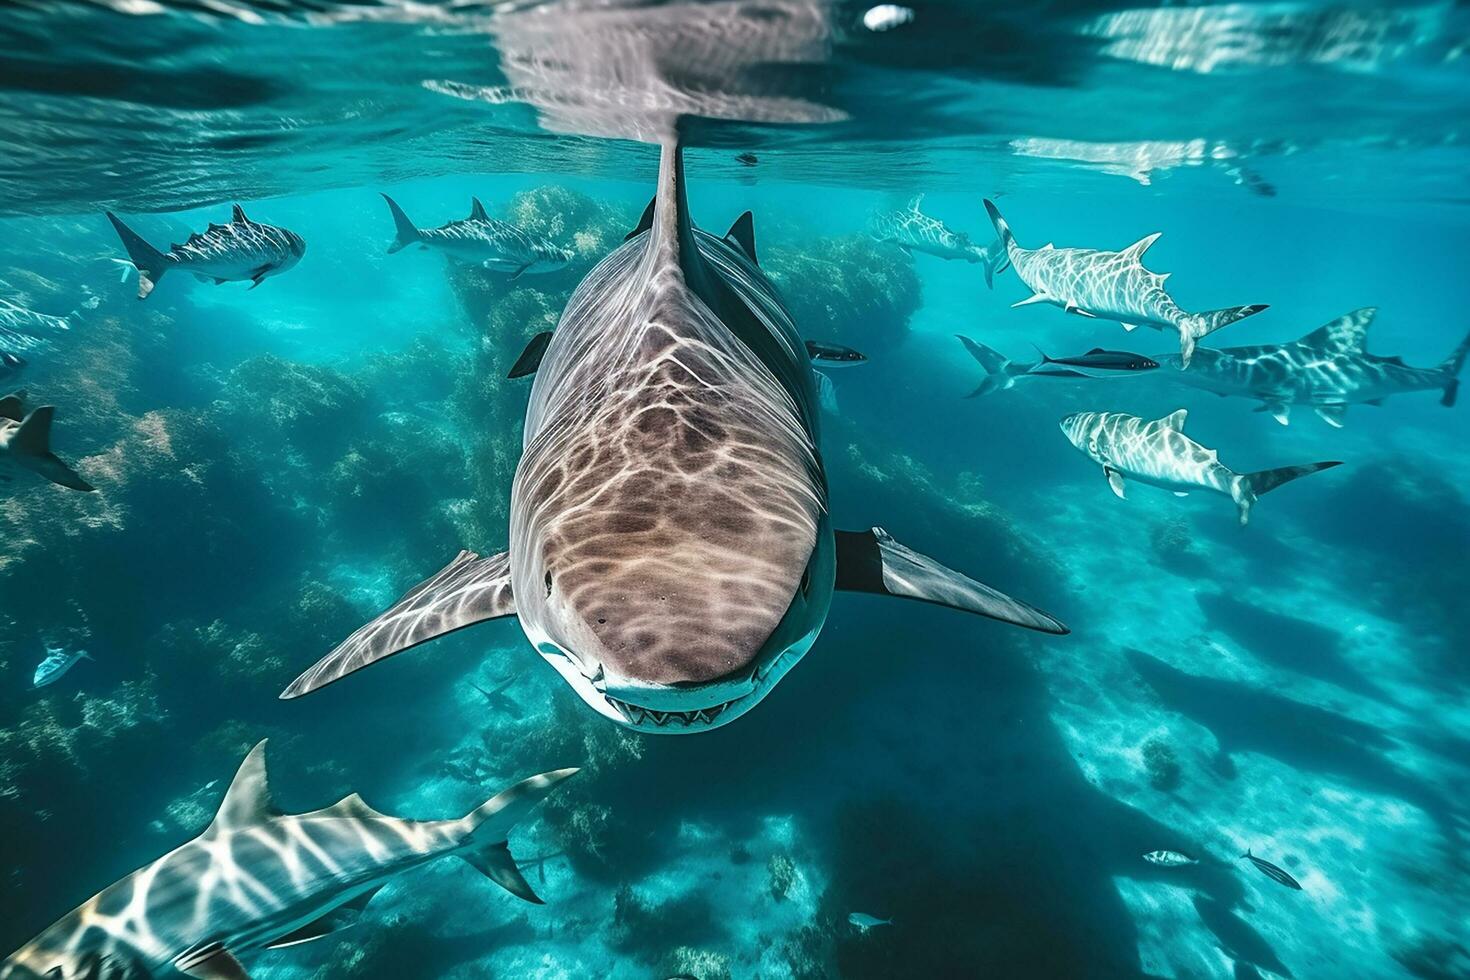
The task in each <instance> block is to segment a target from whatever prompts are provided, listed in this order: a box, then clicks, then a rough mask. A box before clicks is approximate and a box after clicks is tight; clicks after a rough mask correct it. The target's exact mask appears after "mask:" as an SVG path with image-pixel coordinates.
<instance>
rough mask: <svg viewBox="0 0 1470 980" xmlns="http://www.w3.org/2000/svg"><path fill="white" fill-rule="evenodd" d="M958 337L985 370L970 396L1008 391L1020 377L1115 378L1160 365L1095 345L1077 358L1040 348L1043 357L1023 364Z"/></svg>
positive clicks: (1139, 355) (976, 342)
mask: <svg viewBox="0 0 1470 980" xmlns="http://www.w3.org/2000/svg"><path fill="white" fill-rule="evenodd" d="M955 337H956V339H957V340H958V341H959V342H960V343H961V344H963V345H964V347H965V350H967V351H969V352H970V356H971V357H973V358H974V359H975V360H976V361H977V362H979V364H980V366H981V367H982V368H984V369H985V377H984V379H982V380H981V382H980V385H979V387H977V388H976V389H975V390H974V391H972V392H970V394H969V395H967V396H966V397H967V398H976V397H979V396H980V395H984V394H987V393H989V392H992V391H1005V390H1006V389H1008V388H1011V387H1014V386H1015V384H1016V382H1017V381H1018V380H1020V379H1021V378H1093V379H1099V380H1100V379H1104V378H1115V377H1122V376H1124V375H1128V374H1134V373H1137V372H1139V371H1151V370H1153V369H1154V368H1157V367H1158V366H1159V362H1158V361H1155V360H1153V359H1152V358H1149V357H1144V356H1143V355H1142V354H1132V353H1129V352H1128V351H1121V350H1103V349H1102V348H1101V347H1094V348H1093V349H1092V350H1090V351H1088V352H1087V353H1086V354H1079V355H1077V356H1076V357H1048V356H1047V355H1046V354H1045V353H1043V352H1042V350H1041V349H1040V348H1039V347H1038V348H1037V350H1036V352H1037V353H1038V354H1041V360H1040V361H1037V362H1036V363H1035V364H1021V363H1017V362H1016V361H1012V360H1010V359H1008V358H1007V357H1006V356H1005V355H1004V354H1002V353H1001V352H1000V351H998V350H994V349H993V348H990V347H986V346H985V345H984V344H982V343H980V342H979V341H975V340H971V339H970V338H969V337H964V336H960V335H958V334H956V335H955Z"/></svg>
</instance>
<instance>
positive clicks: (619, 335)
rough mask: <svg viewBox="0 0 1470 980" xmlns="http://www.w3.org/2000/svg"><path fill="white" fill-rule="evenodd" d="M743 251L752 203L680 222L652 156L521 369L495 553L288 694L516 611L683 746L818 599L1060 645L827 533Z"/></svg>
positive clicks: (810, 395) (804, 395) (915, 564)
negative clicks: (976, 623)
mask: <svg viewBox="0 0 1470 980" xmlns="http://www.w3.org/2000/svg"><path fill="white" fill-rule="evenodd" d="M754 255H755V237H754V230H753V224H752V220H751V216H750V213H749V212H746V213H745V214H743V215H741V217H740V218H739V219H738V220H737V221H736V222H735V224H734V226H733V227H732V228H731V230H730V232H729V233H728V234H727V235H725V236H724V237H718V236H716V235H712V234H710V233H708V232H705V231H702V230H700V229H698V228H696V227H694V225H693V223H692V221H691V220H690V216H689V204H688V199H687V197H686V196H685V187H684V163H683V154H682V150H681V149H680V147H679V146H678V144H677V142H676V141H670V142H668V143H666V144H665V145H664V146H663V149H662V152H661V155H660V162H659V177H658V186H657V194H656V196H655V197H654V199H653V201H652V202H651V203H650V204H649V206H648V208H647V209H646V210H645V211H644V213H643V218H642V220H641V221H640V222H639V224H638V226H637V227H636V228H635V229H634V230H633V231H632V232H631V233H630V234H629V235H628V237H627V240H626V241H625V242H624V243H623V245H621V246H620V247H619V248H617V249H616V250H615V251H613V252H612V253H611V254H610V255H608V256H607V257H606V258H604V259H603V260H602V261H601V262H600V263H598V264H597V266H596V267H594V268H593V269H592V271H591V272H589V273H588V274H587V277H586V278H585V279H584V280H583V281H582V283H581V284H580V285H579V286H578V287H577V289H576V291H575V292H574V293H573V294H572V297H571V299H570V300H569V301H568V303H567V307H566V309H565V311H564V312H563V313H562V316H561V320H560V322H559V324H558V326H557V328H556V330H555V332H554V333H553V334H551V335H550V336H546V335H538V337H536V338H533V339H532V341H531V343H530V344H529V345H528V347H527V351H528V354H523V355H522V357H521V359H520V360H519V361H518V362H517V363H518V366H519V367H520V368H521V369H522V370H534V373H535V380H534V382H533V384H532V387H531V396H530V403H529V405H528V406H527V409H526V419H525V428H524V442H523V452H522V455H521V459H520V462H519V464H518V465H517V468H516V473H515V479H514V482H513V484H512V486H511V497H510V499H511V503H510V539H509V549H508V550H507V551H504V552H501V553H499V554H495V555H488V556H485V557H481V556H480V555H477V554H475V553H472V552H468V551H465V552H461V553H460V555H459V556H458V557H457V558H455V559H454V560H453V561H452V562H450V563H449V564H448V565H447V566H446V567H445V568H444V569H443V570H441V571H440V572H439V573H438V574H436V575H434V576H433V577H431V578H429V579H428V580H426V581H425V582H422V583H420V584H419V585H417V586H415V587H414V588H412V589H410V590H409V591H408V592H407V593H405V595H404V596H403V597H402V598H401V599H400V600H399V601H398V602H397V603H396V604H395V605H394V606H393V607H392V608H390V609H389V610H388V611H387V612H385V613H383V614H382V615H381V616H379V617H378V618H377V619H375V620H373V621H372V622H370V623H368V624H367V625H366V626H364V627H362V628H361V629H359V630H358V631H357V632H356V633H354V634H353V635H352V636H350V637H349V638H348V639H347V640H346V641H345V642H344V643H343V644H341V645H340V646H339V647H338V648H337V649H335V650H333V651H332V652H331V653H329V654H327V655H326V656H325V657H324V658H322V660H321V661H319V662H318V663H317V664H316V665H315V666H313V667H311V668H310V669H309V670H307V671H306V672H305V673H303V674H302V675H301V676H300V677H298V678H297V679H296V680H295V681H294V682H292V683H291V685H290V686H289V687H287V688H286V690H285V691H284V692H283V693H282V695H281V696H282V697H283V698H295V697H298V696H300V695H303V694H306V693H308V692H310V691H314V690H316V689H318V688H320V687H322V686H324V685H326V684H329V683H331V682H333V681H335V680H337V679H338V678H341V677H343V676H344V675H346V674H349V673H351V672H352V671H355V670H358V669H359V668H362V667H365V666H367V665H368V664H371V663H375V662H377V661H379V660H382V659H384V658H385V657H389V656H392V655H393V654H395V653H398V652H400V651H402V650H407V649H408V648H410V647H413V646H416V645H418V644H420V643H423V642H424V641H426V640H430V639H433V638H434V637H437V636H442V635H444V634H446V633H450V632H453V631H455V630H458V629H461V628H464V627H467V626H472V625H474V624H476V623H480V622H484V621H485V620H489V619H494V618H497V617H501V616H511V615H514V616H516V617H517V619H518V620H519V622H520V626H521V629H522V631H523V632H524V633H525V635H526V638H527V639H528V640H529V641H530V643H531V646H532V647H533V648H534V649H535V650H536V652H537V653H539V654H540V655H541V657H542V658H543V659H545V660H546V661H547V662H548V663H550V664H551V666H552V667H553V668H554V669H555V670H556V671H557V672H558V673H559V674H560V675H561V676H562V678H563V679H564V680H565V681H566V682H567V683H568V684H569V685H570V686H571V687H572V689H573V690H574V691H576V692H577V694H578V695H579V696H580V697H581V698H582V699H583V700H584V701H585V702H586V703H587V704H588V705H589V706H591V708H592V709H593V710H594V711H596V712H598V713H599V714H601V715H602V716H603V717H605V718H607V719H609V720H610V721H612V722H614V723H615V724H618V725H621V726H624V727H627V728H633V729H636V730H639V731H645V732H659V733H692V732H702V731H707V730H709V729H711V728H713V727H716V726H719V725H724V724H727V723H729V722H730V721H732V720H734V719H735V718H738V717H740V716H741V715H743V714H745V713H746V712H748V711H749V710H750V709H751V708H752V707H754V706H755V705H756V704H757V703H758V702H759V701H760V700H761V699H762V698H764V697H765V696H766V695H767V694H769V693H770V691H771V690H772V688H773V687H774V686H775V685H776V683H777V682H778V681H779V680H780V679H781V678H782V677H783V676H784V675H785V674H786V673H787V672H788V671H789V670H791V668H792V667H793V666H795V664H796V663H797V661H799V660H800V659H801V658H802V656H803V655H804V654H805V653H806V651H807V650H808V649H809V648H810V647H811V645H812V643H813V642H814V641H815V640H816V638H817V635H818V633H819V632H820V631H821V629H822V626H823V624H824V623H825V621H826V619H827V615H828V612H829V610H830V608H831V605H832V597H833V593H834V591H852V592H866V593H871V594H879V595H890V596H900V597H904V598H910V599H917V600H921V601H925V602H931V603H936V604H939V605H945V606H950V607H952V608H956V609H962V610H965V611H967V612H972V613H977V614H979V615H982V616H988V617H991V618H994V619H999V620H1003V621H1006V622H1010V623H1015V624H1017V625H1020V626H1024V627H1027V628H1030V629H1035V630H1040V631H1043V632H1049V633H1065V632H1067V629H1066V627H1065V626H1063V625H1062V624H1061V623H1060V622H1058V621H1057V620H1055V619H1053V618H1052V617H1051V616H1049V615H1047V614H1046V613H1043V612H1041V611H1040V610H1037V609H1035V608H1033V607H1031V606H1029V605H1027V604H1025V603H1023V602H1019V601H1017V600H1015V599H1012V598H1010V597H1008V596H1006V595H1003V594H1002V593H1000V592H997V591H996V590H994V589H992V588H990V587H988V586H985V585H982V584H980V583H979V582H975V581H973V580H971V579H969V578H967V577H965V576H963V575H961V574H959V573H958V572H954V571H951V570H950V569H948V568H946V567H944V566H943V565H941V564H939V563H938V562H936V561H935V560H933V559H932V558H929V557H926V556H925V555H921V554H919V553H918V552H915V551H912V550H910V549H909V548H907V547H905V546H904V545H902V544H900V543H899V542H898V541H896V540H895V539H894V538H893V537H892V536H891V535H889V534H888V533H887V532H886V531H884V530H883V529H882V528H879V527H874V528H871V529H869V530H865V531H836V530H834V529H833V528H832V525H831V519H830V510H829V508H828V505H827V478H826V472H825V469H824V467H823V463H822V457H821V454H820V452H819V450H818V441H819V424H818V423H819V419H818V411H817V406H816V400H817V399H816V385H815V382H814V381H813V374H812V365H811V359H810V356H809V355H808V352H807V349H806V347H805V345H804V344H803V343H802V340H801V338H800V335H799V334H798V332H797V330H796V325H795V324H794V323H793V322H792V319H791V315H790V313H789V312H788V311H787V307H786V305H785V303H784V302H783V301H782V300H781V298H780V296H779V294H778V293H777V292H776V289H775V287H774V285H772V283H771V281H770V280H769V279H768V278H767V277H766V274H765V273H764V272H763V271H762V270H761V268H760V266H759V265H758V263H757V262H756V261H755V260H754V259H753V258H752V256H754ZM528 355H529V356H528Z"/></svg>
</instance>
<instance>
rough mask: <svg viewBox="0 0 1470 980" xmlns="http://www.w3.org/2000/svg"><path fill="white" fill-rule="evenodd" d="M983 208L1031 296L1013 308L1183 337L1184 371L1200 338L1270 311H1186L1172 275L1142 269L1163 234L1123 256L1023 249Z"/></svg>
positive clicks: (989, 207)
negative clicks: (1037, 307) (1173, 291)
mask: <svg viewBox="0 0 1470 980" xmlns="http://www.w3.org/2000/svg"><path fill="white" fill-rule="evenodd" d="M985 210H986V211H987V212H989V214H990V220H991V221H992V222H993V223H994V224H995V230H996V233H997V234H999V235H1000V238H1001V241H1002V242H1004V243H1005V247H1006V254H1007V255H1009V256H1010V259H1011V265H1012V266H1014V267H1015V270H1016V275H1017V276H1018V277H1020V279H1021V281H1022V282H1023V283H1025V284H1026V287H1027V288H1028V289H1030V290H1031V295H1030V296H1028V297H1027V298H1026V299H1023V300H1021V301H1020V302H1018V303H1015V304H1013V305H1014V306H1027V305H1029V304H1031V303H1050V304H1052V305H1053V306H1060V307H1062V308H1063V309H1064V310H1066V311H1067V312H1068V313H1076V314H1078V315H1079V316H1086V317H1095V318H1099V319H1103V320H1117V321H1118V322H1119V323H1121V324H1122V325H1123V329H1124V330H1133V329H1135V328H1137V327H1140V326H1143V327H1152V328H1153V329H1155V330H1170V331H1174V332H1177V333H1178V334H1179V359H1180V364H1181V365H1183V366H1184V367H1188V366H1189V359H1190V357H1191V356H1192V355H1193V354H1194V349H1195V346H1196V345H1197V344H1198V343H1199V339H1200V338H1201V337H1203V336H1205V335H1206V334H1210V333H1213V332H1214V331H1216V330H1219V329H1220V328H1221V327H1225V326H1229V325H1230V324H1232V323H1235V322H1236V321H1237V320H1243V319H1245V318H1246V317H1248V316H1254V315H1255V314H1257V313H1259V312H1261V311H1262V310H1264V309H1266V307H1265V306H1264V305H1262V304H1256V305H1253V306H1232V307H1228V308H1226V309H1223V310H1210V311H1209V312H1206V313H1188V312H1186V311H1185V310H1183V309H1182V308H1180V306H1179V304H1178V303H1176V302H1174V298H1173V297H1172V296H1170V295H1169V294H1168V292H1166V291H1165V289H1164V281H1165V280H1166V279H1168V278H1169V276H1168V274H1165V275H1162V276H1161V275H1159V274H1158V273H1156V272H1150V271H1149V270H1147V269H1145V268H1144V267H1143V254H1144V253H1145V252H1147V251H1148V249H1149V246H1151V245H1152V244H1153V243H1154V242H1156V241H1158V239H1159V234H1160V233H1159V232H1155V233H1154V234H1152V235H1149V236H1147V237H1146V238H1141V239H1139V240H1138V241H1136V242H1134V243H1133V244H1132V245H1130V246H1128V247H1127V248H1125V249H1123V251H1121V252H1106V251H1102V250H1099V249H1094V248H1057V247H1055V246H1053V245H1050V244H1047V245H1043V246H1042V247H1041V248H1036V249H1030V248H1022V247H1021V246H1020V245H1018V244H1016V236H1015V235H1013V234H1012V233H1011V228H1010V225H1008V224H1006V220H1005V219H1004V218H1002V217H1001V216H1000V211H999V210H997V209H996V207H995V205H994V204H993V203H991V202H990V201H986V202H985Z"/></svg>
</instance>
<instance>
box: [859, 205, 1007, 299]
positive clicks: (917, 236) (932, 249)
mask: <svg viewBox="0 0 1470 980" xmlns="http://www.w3.org/2000/svg"><path fill="white" fill-rule="evenodd" d="M923 203H924V196H923V195H922V194H920V195H919V196H918V197H915V198H913V199H912V200H911V201H909V203H908V206H907V207H905V208H900V209H899V210H897V211H880V212H879V213H877V214H875V215H873V218H872V221H871V222H870V224H869V227H868V233H869V234H870V235H872V236H873V237H874V238H875V239H877V240H878V241H880V242H890V243H892V244H894V245H897V246H898V247H899V248H901V249H903V250H904V251H905V252H923V253H925V254H926V255H933V256H936V257H938V258H941V259H961V260H963V261H965V262H970V263H979V264H980V266H981V267H982V268H983V269H984V270H985V285H987V286H990V285H993V284H994V282H995V274H996V273H997V272H1004V271H1005V269H1006V266H1008V265H1009V264H1010V260H1009V259H1008V258H1007V257H1006V250H1005V248H1004V247H1003V246H1002V245H1001V243H1000V242H999V241H998V240H997V241H994V242H991V243H990V244H989V245H988V246H981V245H976V244H975V243H974V242H972V241H970V236H969V235H967V234H965V233H964V232H962V231H951V230H950V229H949V228H948V227H947V226H946V225H945V223H944V222H942V221H940V220H939V219H938V218H931V217H930V216H929V215H927V214H925V213H924V212H923V211H922V210H920V207H921V205H922V204H923Z"/></svg>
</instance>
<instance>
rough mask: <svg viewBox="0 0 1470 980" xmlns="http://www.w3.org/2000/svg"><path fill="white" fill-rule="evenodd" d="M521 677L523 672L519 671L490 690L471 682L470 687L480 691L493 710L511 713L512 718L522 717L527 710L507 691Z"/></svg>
mask: <svg viewBox="0 0 1470 980" xmlns="http://www.w3.org/2000/svg"><path fill="white" fill-rule="evenodd" d="M520 679H521V673H520V672H519V671H517V672H516V673H514V674H511V675H510V676H509V677H507V678H506V679H505V680H503V681H501V682H500V683H499V684H497V685H495V686H494V687H493V688H491V689H490V690H488V691H487V690H485V689H484V688H483V687H481V686H480V685H478V684H474V683H471V684H470V687H473V688H474V689H475V690H476V691H479V692H480V697H482V698H484V699H485V704H486V705H487V706H489V708H490V709H491V710H492V711H499V712H501V713H502V714H507V715H510V716H511V717H512V718H521V717H522V716H523V715H524V714H525V712H523V711H521V706H520V705H519V704H516V702H515V699H514V698H512V697H511V696H510V695H508V694H506V693H505V692H506V691H507V690H508V689H509V688H510V686H511V685H512V684H514V683H515V682H516V681H518V680H520Z"/></svg>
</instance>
